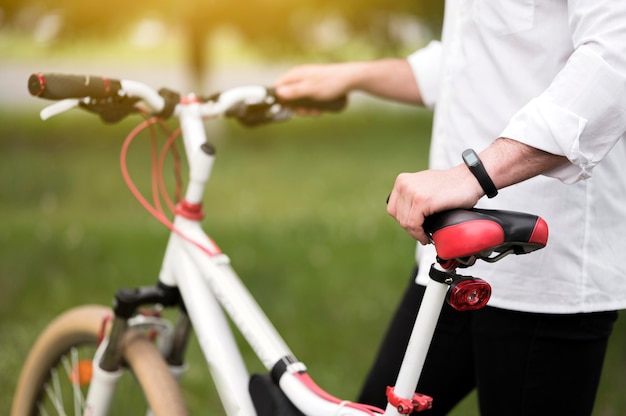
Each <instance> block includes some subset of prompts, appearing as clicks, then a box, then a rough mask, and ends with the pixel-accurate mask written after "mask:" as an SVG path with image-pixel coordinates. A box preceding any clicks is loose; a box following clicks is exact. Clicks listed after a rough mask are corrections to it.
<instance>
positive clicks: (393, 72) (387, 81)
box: [351, 58, 423, 104]
mask: <svg viewBox="0 0 626 416" xmlns="http://www.w3.org/2000/svg"><path fill="white" fill-rule="evenodd" d="M351 65H353V68H352V71H353V73H354V77H353V83H352V89H353V90H360V91H363V92H366V93H368V94H371V95H374V96H377V97H380V98H385V99H389V100H394V101H400V102H405V103H411V104H423V102H422V97H421V93H420V90H419V87H418V85H417V81H416V80H415V76H414V75H413V71H412V70H411V67H410V66H409V64H408V62H407V61H406V59H401V58H397V59H381V60H377V61H370V62H354V63H352V64H351Z"/></svg>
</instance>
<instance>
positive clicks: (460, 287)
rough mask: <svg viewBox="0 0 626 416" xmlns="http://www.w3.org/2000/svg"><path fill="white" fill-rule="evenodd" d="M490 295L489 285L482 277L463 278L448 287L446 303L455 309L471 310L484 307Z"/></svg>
mask: <svg viewBox="0 0 626 416" xmlns="http://www.w3.org/2000/svg"><path fill="white" fill-rule="evenodd" d="M490 297H491V286H489V283H487V282H485V281H484V280H482V279H476V278H473V279H464V280H461V281H458V282H456V283H455V284H453V285H452V286H451V287H450V292H449V294H448V303H449V304H450V306H452V307H453V308H454V309H456V310H457V311H473V310H476V309H482V308H483V307H485V305H486V304H487V302H488V301H489V298H490Z"/></svg>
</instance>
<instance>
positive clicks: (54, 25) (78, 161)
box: [0, 0, 626, 416]
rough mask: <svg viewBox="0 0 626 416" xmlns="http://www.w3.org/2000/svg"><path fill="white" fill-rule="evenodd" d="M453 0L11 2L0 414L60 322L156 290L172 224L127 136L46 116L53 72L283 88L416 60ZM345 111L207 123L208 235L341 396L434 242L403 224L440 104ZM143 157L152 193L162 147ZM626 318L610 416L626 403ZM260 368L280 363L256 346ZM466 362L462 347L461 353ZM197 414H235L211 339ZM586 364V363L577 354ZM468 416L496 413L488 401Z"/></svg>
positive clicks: (76, 118)
mask: <svg viewBox="0 0 626 416" xmlns="http://www.w3.org/2000/svg"><path fill="white" fill-rule="evenodd" d="M441 16H442V2H427V1H417V2H386V1H383V0H359V1H356V0H342V1H340V2H338V1H328V0H317V1H313V0H300V1H297V2H295V1H289V0H256V1H252V0H242V1H238V2H224V1H219V0H204V1H200V0H187V1H172V0H153V1H151V2H143V1H134V2H129V1H121V0H110V1H108V2H106V3H103V2H93V1H82V2H79V1H75V0H52V1H46V2H43V1H36V0H3V2H2V4H0V215H2V218H3V221H2V222H0V266H1V273H0V412H3V411H4V409H8V408H9V407H10V402H11V396H12V393H13V387H14V384H15V381H16V379H17V377H18V372H19V368H20V366H21V363H22V361H23V359H24V357H25V356H26V354H27V352H28V349H29V347H30V345H31V344H32V343H33V342H34V340H35V338H36V336H37V334H38V333H39V332H40V331H41V330H42V329H43V328H44V327H45V325H46V323H47V322H48V321H49V320H50V319H52V317H54V316H55V315H57V314H58V313H60V312H61V311H63V310H65V309H67V308H70V307H72V306H75V305H78V304H83V303H100V304H105V305H109V304H110V303H111V299H112V296H113V293H114V291H115V290H116V289H117V288H119V287H122V286H137V285H147V284H152V283H154V282H155V281H156V277H157V275H158V272H159V266H160V264H159V261H160V258H161V256H162V254H163V249H164V246H165V240H166V237H167V230H166V229H164V227H162V226H161V225H160V224H159V223H158V222H157V221H155V220H154V219H152V218H151V217H150V216H149V215H148V214H147V213H146V212H145V211H143V210H142V208H141V207H140V206H139V204H138V203H137V202H136V201H135V200H134V199H133V197H132V196H131V194H130V193H129V192H128V191H127V189H126V187H125V184H124V183H123V180H122V177H121V174H120V172H119V149H120V147H121V144H122V141H123V139H124V137H125V136H126V135H127V134H128V132H130V130H131V129H132V128H133V127H134V126H135V125H136V124H138V123H139V122H140V121H141V120H140V119H137V118H129V119H127V120H124V121H122V122H120V123H118V124H115V125H104V124H102V123H101V122H100V121H99V120H98V119H97V118H96V117H94V116H93V115H91V114H85V113H82V112H79V111H77V110H76V111H74V112H70V113H66V114H63V115H61V116H58V117H55V118H53V119H51V120H48V121H46V122H43V121H41V120H40V118H39V116H38V112H39V110H41V109H42V108H43V107H44V106H45V105H46V104H47V103H46V102H45V101H42V100H37V99H34V98H32V97H30V96H29V95H28V93H27V90H26V80H27V79H28V76H29V75H30V74H31V73H33V72H64V73H72V74H91V75H104V76H108V77H110V78H122V79H133V80H138V81H142V82H145V83H148V84H150V85H152V86H154V87H156V88H159V87H162V86H164V87H168V88H170V89H174V90H177V91H179V92H181V93H187V92H190V91H194V92H198V93H203V94H210V93H213V92H217V91H220V90H223V89H226V88H229V87H233V86H237V85H246V84H262V85H271V84H272V82H273V81H274V80H275V79H276V78H277V77H278V76H279V75H280V74H282V73H283V72H284V71H285V70H287V69H288V68H290V67H291V66H292V65H294V64H298V63H304V62H335V61H344V60H353V59H359V60H365V59H376V58H381V57H388V56H405V55H407V54H408V53H410V52H412V51H413V50H415V49H417V48H418V47H420V46H423V45H424V44H425V43H426V42H428V41H429V40H430V39H433V38H436V37H438V35H439V30H440V26H441ZM350 103H351V105H350V106H349V108H348V109H346V110H345V111H344V112H343V113H341V114H326V115H323V116H322V117H318V118H302V119H294V120H292V121H289V122H286V123H281V124H275V125H271V126H263V127H259V128H255V129H247V128H244V127H241V126H239V125H236V124H234V122H232V121H228V120H227V121H223V120H219V121H216V122H210V123H207V127H208V129H209V132H210V133H211V141H212V142H213V143H214V144H215V145H216V146H217V151H218V158H217V162H216V166H215V170H214V174H213V177H212V182H211V183H210V184H209V187H208V194H207V200H206V213H207V216H206V219H205V220H204V224H205V228H206V229H207V230H208V232H209V234H210V235H211V236H212V237H213V238H214V239H215V240H216V241H217V242H218V244H219V245H220V246H221V248H222V249H223V251H224V252H226V253H227V254H229V255H230V257H231V258H232V261H233V266H234V267H235V269H236V270H237V271H238V272H239V274H240V275H241V276H242V280H243V281H244V282H245V283H246V285H248V287H249V288H250V290H251V292H252V293H253V294H254V295H255V296H256V297H257V300H258V301H259V303H260V304H261V306H262V307H263V308H264V309H265V311H266V313H267V314H268V315H269V317H270V319H271V320H272V321H273V322H274V323H275V325H276V327H277V328H278V330H279V332H281V333H282V334H283V336H284V338H285V339H286V341H287V343H288V344H289V345H290V347H291V348H292V350H293V351H294V353H295V354H296V356H297V357H298V358H299V359H300V360H301V361H303V362H304V363H306V364H307V366H308V367H309V371H310V374H311V375H312V377H313V378H314V379H315V380H316V381H317V382H318V384H320V386H322V387H324V388H325V389H327V390H328V391H329V392H331V393H333V394H335V395H337V396H340V397H344V398H346V399H352V398H354V397H355V395H356V394H357V392H358V389H359V386H360V383H361V381H362V379H363V378H364V377H365V374H366V372H367V370H368V368H369V365H370V363H371V361H372V359H373V357H374V355H375V353H376V349H377V347H378V343H379V341H380V338H381V337H382V334H383V333H384V330H385V325H386V324H387V322H388V321H389V318H390V316H391V313H392V311H393V308H394V307H395V303H396V302H397V300H398V299H399V297H400V295H401V293H402V292H403V290H404V287H405V286H406V284H407V283H408V276H409V273H410V271H411V269H412V266H413V264H412V262H413V261H412V256H413V251H414V248H415V242H414V241H413V240H411V239H410V238H409V237H408V235H407V234H406V233H405V232H404V231H403V230H401V229H400V228H399V227H398V226H397V225H396V224H395V222H394V221H393V220H392V219H391V218H390V217H388V216H387V214H386V211H385V198H386V196H387V194H388V192H389V190H390V189H391V186H392V185H393V182H394V180H395V177H396V175H397V174H398V173H399V172H402V171H415V170H419V169H423V168H425V167H426V163H427V153H428V140H429V137H430V127H431V115H430V113H429V112H427V111H425V110H421V109H417V108H413V107H409V106H402V105H397V104H391V103H387V102H383V101H380V100H375V99H373V98H371V97H366V96H362V95H359V94H355V95H354V96H351V97H350ZM133 146H134V147H133V158H132V159H131V160H132V164H131V165H130V169H131V173H133V174H134V175H135V176H134V177H135V178H136V180H137V182H138V184H139V186H140V187H141V186H143V188H142V189H144V190H145V191H146V193H148V192H149V187H150V185H149V170H150V167H149V145H148V143H147V140H145V141H143V142H142V141H141V140H139V142H138V143H137V144H135V145H133ZM625 327H626V326H625V324H624V322H622V321H620V323H618V330H617V331H616V335H615V336H614V337H613V341H612V344H611V348H610V350H609V357H608V361H607V365H606V370H605V375H604V379H603V384H602V388H601V391H600V396H599V399H598V405H597V409H596V415H606V416H610V415H622V414H626V400H625V398H624V396H623V394H622V391H621V386H623V385H624V384H625V383H626V357H625V355H626V353H624V351H625V350H626V341H625V336H624V328H625ZM242 351H243V353H244V354H245V356H246V359H247V361H248V362H249V365H250V370H251V371H252V372H259V371H262V369H261V367H260V364H259V363H258V362H257V360H256V359H255V358H254V357H253V356H252V354H251V353H250V351H249V350H248V349H247V348H246V347H245V346H242ZM451 358H453V357H451ZM190 359H191V361H192V365H191V368H190V370H189V371H188V373H187V374H186V375H185V377H184V381H183V383H184V387H185V395H186V399H187V401H188V404H189V407H190V410H191V413H192V414H220V407H219V405H218V404H217V402H216V399H215V395H214V392H213V387H212V382H211V380H210V377H209V376H208V374H207V372H206V369H205V365H204V364H203V363H202V357H201V356H200V353H199V351H198V348H197V346H196V345H195V344H194V345H192V347H191V350H190ZM572 365H576V364H575V363H572ZM454 414H455V415H476V414H477V410H476V405H475V398H474V397H473V396H472V397H470V398H468V400H466V401H465V402H464V403H463V404H462V405H460V406H459V408H458V409H456V411H455V413H454Z"/></svg>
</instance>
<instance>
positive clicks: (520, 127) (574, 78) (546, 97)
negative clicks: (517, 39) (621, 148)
mask: <svg viewBox="0 0 626 416" xmlns="http://www.w3.org/2000/svg"><path fill="white" fill-rule="evenodd" d="M625 130H626V78H624V76H623V75H622V74H621V73H619V72H617V71H615V70H614V69H613V68H612V67H611V66H609V65H608V64H607V63H606V62H605V61H604V60H603V59H602V58H601V57H600V56H599V55H597V54H596V53H594V52H593V51H592V50H591V49H590V48H588V47H585V46H582V47H579V48H578V49H577V50H576V51H575V52H574V54H573V55H572V56H571V58H570V60H569V61H568V63H567V65H565V67H564V68H563V70H562V71H561V72H560V73H559V74H558V75H557V76H556V78H555V79H554V81H553V82H552V84H551V85H550V87H548V89H547V90H546V91H545V92H543V93H542V94H541V95H540V96H538V97H537V98H534V99H533V100H531V101H530V102H529V103H528V104H526V105H525V106H524V107H522V109H521V110H519V111H518V112H517V114H515V115H514V116H513V118H512V119H511V120H510V121H509V124H508V125H507V126H506V128H505V129H504V131H503V132H502V133H501V135H500V136H501V137H507V138H510V139H513V140H517V141H520V142H522V143H525V144H528V145H530V146H532V147H535V148H538V149H541V150H544V151H546V152H549V153H553V154H556V155H562V156H566V157H567V158H568V159H569V161H570V164H569V165H564V166H562V167H559V168H558V169H555V170H553V171H550V172H547V173H546V175H547V176H553V177H556V178H558V179H560V180H562V181H563V182H565V183H573V182H576V181H578V180H581V179H586V178H589V177H590V176H591V171H592V170H593V168H594V167H595V166H596V165H597V164H598V163H599V162H600V161H601V160H602V159H603V158H604V157H605V156H606V154H607V153H608V152H609V150H610V149H611V148H612V147H613V145H615V143H616V142H617V140H619V138H620V137H621V136H622V135H623V134H624V131H625Z"/></svg>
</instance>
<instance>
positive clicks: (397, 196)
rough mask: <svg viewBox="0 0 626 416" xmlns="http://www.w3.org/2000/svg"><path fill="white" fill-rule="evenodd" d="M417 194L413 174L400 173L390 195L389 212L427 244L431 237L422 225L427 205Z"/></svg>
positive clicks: (417, 238) (411, 233) (416, 237)
mask: <svg viewBox="0 0 626 416" xmlns="http://www.w3.org/2000/svg"><path fill="white" fill-rule="evenodd" d="M415 195H417V194H416V193H415V192H412V175H411V174H407V173H403V174H400V175H399V176H398V178H397V179H396V183H395V185H394V188H393V191H392V192H391V195H390V197H389V202H388V204H387V212H388V213H389V215H391V216H392V217H394V218H395V219H396V221H398V223H399V224H400V225H401V226H402V228H404V229H405V230H406V231H407V232H408V233H409V234H410V235H411V236H412V237H413V238H415V239H416V240H417V241H419V242H420V243H421V244H423V245H426V244H428V243H429V237H428V235H426V233H425V232H424V228H423V227H422V225H423V224H424V218H425V214H424V212H425V205H424V204H420V202H419V199H417V198H416V197H415Z"/></svg>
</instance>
